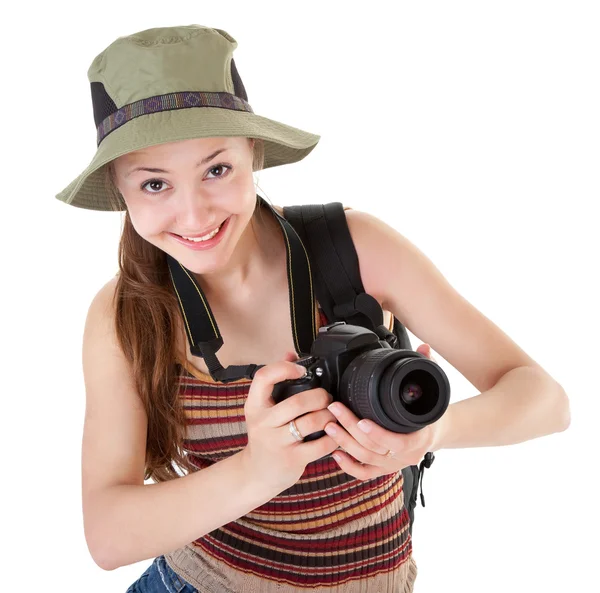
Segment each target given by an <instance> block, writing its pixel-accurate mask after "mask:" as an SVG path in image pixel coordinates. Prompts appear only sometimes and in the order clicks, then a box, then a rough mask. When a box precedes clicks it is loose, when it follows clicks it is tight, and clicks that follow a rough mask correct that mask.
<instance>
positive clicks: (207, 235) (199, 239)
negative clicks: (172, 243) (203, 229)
mask: <svg viewBox="0 0 600 593" xmlns="http://www.w3.org/2000/svg"><path fill="white" fill-rule="evenodd" d="M228 220H229V217H228V218H226V219H225V220H224V221H223V222H222V223H221V224H220V225H219V226H218V227H215V228H214V229H213V230H212V231H210V232H209V233H205V234H204V235H197V236H195V237H190V236H186V235H179V234H177V233H173V234H174V235H177V236H178V237H181V238H182V239H185V240H186V241H192V242H193V243H202V242H203V241H209V240H210V239H212V238H213V237H214V236H215V235H216V234H217V233H218V232H219V231H220V230H221V228H222V227H223V225H224V224H225V223H226V222H227V221H228Z"/></svg>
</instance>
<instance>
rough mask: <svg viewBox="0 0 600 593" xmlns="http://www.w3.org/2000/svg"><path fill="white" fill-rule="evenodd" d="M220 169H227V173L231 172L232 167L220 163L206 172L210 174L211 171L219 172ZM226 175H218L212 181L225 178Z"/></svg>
mask: <svg viewBox="0 0 600 593" xmlns="http://www.w3.org/2000/svg"><path fill="white" fill-rule="evenodd" d="M222 169H227V171H229V170H231V169H232V167H231V166H230V165H226V164H225V163H220V164H218V165H215V166H214V167H211V168H210V169H209V170H208V172H209V173H211V172H212V171H220V170H222ZM227 174H228V173H221V174H220V175H217V176H216V177H213V179H219V178H221V177H226V176H227Z"/></svg>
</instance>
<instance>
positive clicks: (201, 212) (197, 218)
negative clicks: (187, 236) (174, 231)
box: [177, 191, 217, 232]
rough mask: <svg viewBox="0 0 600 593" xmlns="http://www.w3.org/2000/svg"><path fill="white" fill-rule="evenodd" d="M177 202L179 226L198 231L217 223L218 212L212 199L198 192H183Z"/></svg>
mask: <svg viewBox="0 0 600 593" xmlns="http://www.w3.org/2000/svg"><path fill="white" fill-rule="evenodd" d="M178 197H179V200H178V202H177V222H178V226H179V228H181V229H183V230H186V231H188V232H196V231H201V230H203V229H206V228H207V227H210V226H212V225H213V224H216V222H217V216H216V212H215V210H214V208H213V206H212V204H211V203H210V201H209V200H208V199H207V198H206V197H204V196H201V195H199V194H198V193H197V192H193V191H187V192H182V193H181V195H180V196H178Z"/></svg>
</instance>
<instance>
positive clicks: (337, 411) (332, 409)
mask: <svg viewBox="0 0 600 593" xmlns="http://www.w3.org/2000/svg"><path fill="white" fill-rule="evenodd" d="M327 409H328V410H329V411H330V412H331V413H332V414H333V415H334V416H335V417H336V418H337V417H338V416H339V415H340V414H341V412H342V410H341V409H340V406H339V405H338V404H336V403H333V404H330V405H329V406H327Z"/></svg>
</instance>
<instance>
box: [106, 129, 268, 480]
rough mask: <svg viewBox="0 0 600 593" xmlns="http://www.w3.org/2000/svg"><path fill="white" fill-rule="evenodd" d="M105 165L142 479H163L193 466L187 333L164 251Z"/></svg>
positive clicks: (258, 146)
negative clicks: (140, 414)
mask: <svg viewBox="0 0 600 593" xmlns="http://www.w3.org/2000/svg"><path fill="white" fill-rule="evenodd" d="M263 165H264V143H263V141H262V140H261V139H259V138H255V139H254V146H253V159H252V170H253V171H259V170H261V169H262V168H263ZM105 170H106V178H105V187H106V191H107V194H108V197H109V199H110V201H111V204H112V207H113V208H114V209H115V210H122V209H123V208H125V217H124V222H123V230H122V233H121V240H120V242H119V255H118V257H119V273H118V278H117V285H116V289H115V295H114V299H115V300H114V305H115V326H116V334H117V338H118V341H119V343H120V346H121V349H122V350H123V353H124V355H125V357H126V358H127V360H128V361H129V362H130V364H131V366H132V369H133V375H134V379H135V385H136V388H137V391H138V394H139V397H140V399H141V401H142V403H143V405H144V409H145V410H146V414H147V416H148V431H147V439H146V467H145V472H144V480H148V479H152V480H153V481H154V482H165V481H167V480H172V479H173V478H177V477H179V476H180V475H184V474H185V473H187V472H189V471H191V470H193V466H191V465H190V463H189V462H188V461H187V458H186V456H185V454H184V452H183V439H184V437H185V424H186V422H185V416H184V413H183V407H182V405H181V401H180V398H179V397H178V393H179V390H180V383H179V377H178V373H177V365H176V361H177V358H178V356H181V357H183V358H184V359H185V352H183V353H181V352H178V351H177V340H176V337H177V336H176V331H177V328H181V339H182V340H185V339H186V337H185V334H184V332H183V327H182V324H181V323H179V319H180V315H181V313H180V310H179V305H178V303H177V299H176V296H175V293H174V291H173V288H172V284H171V280H170V278H169V269H168V265H167V259H166V254H165V252H164V251H162V250H161V249H158V248H157V247H155V246H154V245H152V244H151V243H148V241H146V240H145V239H143V238H142V237H140V235H138V233H137V231H136V230H135V229H134V227H133V225H132V223H131V219H130V217H129V213H128V212H127V209H126V207H125V202H124V200H123V198H122V196H121V194H120V192H119V190H118V189H117V185H116V183H115V172H114V168H113V163H112V161H111V162H110V163H109V164H108V165H107V166H106V167H105ZM259 210H260V208H256V209H255V213H256V212H257V211H259ZM252 220H254V217H253V218H252ZM252 220H251V223H252ZM180 343H184V342H180ZM178 469H179V470H180V471H178Z"/></svg>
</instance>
